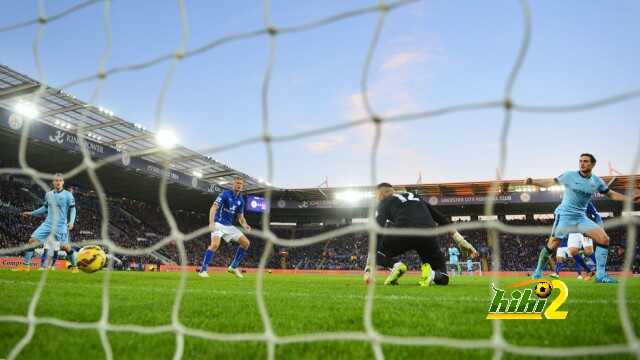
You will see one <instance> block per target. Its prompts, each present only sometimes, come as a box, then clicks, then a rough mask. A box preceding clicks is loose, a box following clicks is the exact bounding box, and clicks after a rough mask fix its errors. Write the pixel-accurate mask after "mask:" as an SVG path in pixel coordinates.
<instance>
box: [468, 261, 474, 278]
mask: <svg viewBox="0 0 640 360" xmlns="http://www.w3.org/2000/svg"><path fill="white" fill-rule="evenodd" d="M467 272H468V273H469V275H473V261H471V259H467Z"/></svg>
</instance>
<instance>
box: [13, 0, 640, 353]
mask: <svg viewBox="0 0 640 360" xmlns="http://www.w3.org/2000/svg"><path fill="white" fill-rule="evenodd" d="M416 1H417V0H399V1H391V2H385V1H382V0H381V1H379V2H378V3H377V4H373V5H371V6H368V7H363V8H359V9H354V10H351V11H347V12H343V13H339V14H335V15H333V16H329V17H325V18H320V19H316V20H314V21H310V22H308V23H304V24H301V25H297V26H289V27H279V26H277V24H273V23H272V21H271V15H270V3H269V1H268V0H265V2H264V27H263V28H262V29H258V30H255V31H247V32H242V33H236V34H231V35H227V36H223V37H220V38H217V39H213V40H211V41H210V42H209V43H207V44H205V45H203V46H200V47H198V48H194V49H190V50H189V49H188V47H187V43H188V39H189V23H188V20H187V15H186V12H185V7H184V1H182V0H178V6H179V9H180V20H181V34H182V36H181V41H180V43H179V45H178V47H177V48H176V50H175V51H174V52H170V53H167V54H162V55H159V56H156V57H153V58H151V59H149V60H147V61H143V62H140V63H135V64H129V65H125V66H119V67H112V68H108V67H107V63H108V60H109V57H110V54H111V19H110V16H109V14H110V5H111V1H109V0H104V1H102V2H100V1H97V0H91V1H85V2H82V3H80V4H77V5H75V6H73V7H71V8H69V9H67V10H65V11H62V12H60V13H57V14H54V15H51V16H47V14H45V6H44V0H40V1H39V2H38V16H37V18H35V19H32V20H29V21H24V22H20V23H16V24H13V25H9V26H5V27H0V33H2V32H9V31H12V30H15V29H19V28H22V27H26V26H30V25H34V24H36V25H37V32H36V36H35V39H34V43H33V53H34V58H35V61H36V66H37V72H38V74H37V76H38V80H39V82H40V83H41V84H45V83H46V77H45V73H44V70H43V66H42V62H41V58H40V46H41V38H42V34H43V32H44V30H45V28H46V27H47V24H49V23H51V22H53V21H58V20H61V19H63V18H64V17H66V16H68V15H70V14H72V13H74V12H76V11H79V10H80V9H82V8H84V7H87V6H92V5H95V4H98V3H102V6H103V7H104V13H103V26H104V35H105V40H106V46H105V48H104V50H103V54H102V57H101V58H100V60H99V65H98V71H97V72H96V73H95V74H93V75H90V76H85V77H82V78H79V79H76V80H73V81H70V82H69V83H67V84H65V85H63V86H62V88H63V89H64V88H68V87H71V86H74V85H78V84H82V83H87V82H90V81H95V80H98V82H97V83H98V85H97V86H96V88H95V90H94V92H93V95H92V97H91V99H90V101H89V103H95V100H96V99H97V98H98V96H99V94H100V90H101V88H102V87H103V86H104V82H105V81H106V80H107V79H108V78H109V77H110V76H111V75H114V74H117V73H122V72H131V71H138V70H141V69H144V68H147V67H150V66H153V65H156V64H158V63H162V62H171V66H170V68H169V71H168V72H167V74H166V76H165V79H164V82H163V85H162V89H161V92H160V95H159V97H158V100H157V106H156V112H155V125H156V128H160V123H161V120H160V119H162V112H163V105H164V102H165V94H166V91H167V89H168V87H169V84H170V83H171V80H172V76H173V74H174V71H175V69H176V67H177V66H178V65H179V64H180V62H181V60H183V59H185V58H188V57H193V56H198V55H199V54H202V53H205V52H207V51H210V50H211V49H213V48H216V47H218V46H220V45H222V44H225V43H230V42H237V41H242V40H244V39H248V38H256V37H266V38H267V41H268V43H269V55H268V66H267V68H266V70H265V72H264V78H263V82H262V135H261V136H259V137H249V138H245V139H241V140H238V141H235V142H232V143H227V144H219V145H217V146H215V147H211V148H208V149H202V150H201V151H202V152H203V153H208V154H212V153H215V152H217V151H221V150H223V149H224V150H229V149H231V148H237V147H241V146H246V145H250V144H255V143H263V144H264V145H265V150H266V154H267V181H268V182H269V183H271V182H272V181H273V152H272V144H273V143H274V142H287V141H292V140H299V139H302V138H307V137H310V136H316V135H319V134H326V133H331V132H338V131H341V130H345V129H347V128H351V127H357V126H362V125H365V124H371V123H372V124H373V125H374V128H375V133H374V138H373V145H372V148H371V157H370V178H371V184H372V185H374V184H376V183H377V181H378V177H377V170H378V169H377V165H376V158H377V154H378V146H379V142H380V138H381V136H382V130H383V126H384V124H388V123H393V122H400V121H411V120H419V119H426V118H432V117H437V116H442V115H446V114H451V113H454V112H465V111H473V110H480V109H490V108H493V109H500V108H501V109H503V111H504V119H503V125H502V131H501V135H500V149H499V163H498V166H497V176H496V181H495V182H494V183H493V185H492V187H491V190H490V194H496V193H497V191H496V190H497V186H498V184H499V180H501V176H502V174H504V173H505V165H506V160H507V154H508V148H507V140H508V137H509V128H510V125H511V120H512V115H513V113H514V112H516V113H517V112H538V113H559V112H577V111H585V110H590V109H594V108H598V107H604V106H609V105H612V104H615V103H618V102H622V101H627V100H630V99H633V98H637V97H640V89H636V90H633V91H629V92H625V93H621V94H615V95H612V96H609V97H605V98H602V99H596V100H593V101H587V102H584V103H579V104H569V105H565V106H529V105H525V104H520V103H518V102H517V101H515V100H514V99H513V98H512V89H513V86H514V84H515V82H516V80H517V78H518V74H519V71H520V69H521V67H522V65H523V63H524V62H525V60H526V57H527V51H528V49H529V45H530V40H531V31H532V24H531V13H530V10H529V6H528V3H527V1H525V0H521V1H519V4H520V7H521V11H522V14H521V16H522V24H523V25H522V26H523V32H522V39H521V43H520V47H519V51H518V53H517V54H516V57H515V60H514V63H513V66H512V69H511V71H510V73H509V76H508V78H507V79H506V82H505V86H504V94H503V97H502V98H500V99H495V100H493V101H486V102H474V103H466V104H459V105H455V106H450V107H444V108H439V109H434V110H427V111H423V112H415V113H407V114H400V115H394V116H381V115H380V114H378V113H377V112H376V111H375V110H374V109H373V108H372V106H371V104H370V102H369V98H368V76H369V70H370V65H371V60H372V59H373V56H374V54H375V52H376V47H377V45H378V40H379V38H380V34H381V33H382V31H383V27H384V23H385V18H386V17H387V16H389V14H390V13H391V12H393V11H394V10H395V9H397V8H400V7H404V6H407V5H410V4H411V3H414V2H416ZM370 13H376V14H378V22H377V24H376V27H375V31H374V34H373V37H372V39H371V42H370V45H369V48H368V51H367V53H366V56H365V60H364V66H363V68H362V75H361V81H360V87H361V89H360V90H361V94H362V101H363V103H364V105H365V109H366V113H367V117H365V118H362V119H356V120H354V121H352V122H348V123H344V124H339V125H332V126H326V127H320V128H316V129H313V130H308V131H302V132H297V133H291V134H284V135H272V132H271V128H270V118H269V113H270V112H269V89H270V79H271V73H272V69H273V67H274V64H275V63H276V45H277V41H278V37H279V36H280V35H283V34H291V33H301V32H305V31H308V30H311V29H315V28H319V27H322V26H325V25H328V24H331V23H334V22H339V21H343V20H345V19H348V18H352V17H357V16H362V15H365V14H370ZM44 88H45V86H44V85H42V86H41V91H38V92H36V93H35V94H33V95H30V96H32V97H35V98H37V97H38V96H41V95H42V90H44ZM28 131H29V127H28V126H25V127H23V129H22V136H21V141H20V148H19V163H20V168H1V169H0V174H20V175H26V176H29V177H31V178H32V179H33V180H34V181H35V182H36V183H37V184H38V185H39V186H40V187H42V189H44V190H45V191H46V190H47V189H48V187H47V185H46V184H45V183H44V182H43V179H52V174H46V173H42V172H39V171H38V170H36V169H34V168H32V167H31V166H30V165H29V164H28V162H27V160H26V151H27V146H28ZM78 138H79V141H80V143H81V146H80V149H81V151H82V155H83V159H84V161H83V163H82V164H81V165H79V166H77V167H76V168H74V169H72V170H70V171H68V172H67V173H66V174H64V175H65V177H73V176H74V175H77V174H80V173H82V172H85V171H86V172H87V174H88V175H89V178H90V180H91V183H92V185H93V186H94V188H95V190H96V193H97V195H98V198H99V201H100V212H101V215H102V217H101V229H100V230H101V236H100V237H101V239H100V241H99V243H100V244H101V245H102V246H104V247H105V248H107V249H109V251H111V252H114V253H117V254H125V255H143V254H149V253H150V252H152V251H154V250H157V249H159V248H162V247H164V246H166V245H167V244H169V243H170V242H175V244H176V246H177V249H178V253H179V258H180V263H181V264H183V265H185V264H186V263H187V258H186V254H185V247H184V243H185V242H187V241H190V240H192V239H195V238H196V237H198V236H200V235H203V234H206V233H208V232H209V229H208V227H206V226H205V227H203V228H201V229H199V230H197V231H194V232H191V233H187V234H184V233H181V232H180V231H179V230H178V227H177V224H176V220H175V219H174V216H173V215H172V213H171V211H170V209H169V206H168V202H167V197H166V192H167V174H168V169H169V164H168V162H165V163H164V166H165V167H164V170H165V172H164V175H165V176H164V177H163V179H162V182H161V185H160V190H159V199H160V206H161V209H162V213H163V215H164V217H165V218H166V221H167V223H168V224H169V226H170V227H171V234H170V235H169V236H167V237H166V238H164V239H162V240H161V241H159V242H157V243H156V244H154V245H152V246H150V247H147V248H144V249H127V248H123V247H121V246H119V245H118V244H116V243H115V242H113V241H111V239H110V238H109V234H108V221H109V211H108V205H107V198H106V194H105V191H104V188H103V186H102V183H101V182H100V179H99V178H98V176H97V175H96V170H97V169H99V168H100V167H103V166H105V165H106V164H109V163H110V162H115V161H118V160H119V159H120V157H119V156H112V157H109V158H106V159H101V160H99V161H94V160H92V158H91V155H90V154H89V152H88V150H87V148H86V147H85V146H84V143H85V139H84V137H83V136H79V137H78ZM159 151H162V150H161V149H153V150H151V151H149V150H146V151H144V152H132V153H131V156H139V155H143V154H148V153H153V152H159ZM639 167H640V146H639V147H638V149H637V150H636V155H635V159H634V163H633V166H632V171H631V173H632V174H635V173H637V172H638V169H639ZM635 187H636V185H635V177H632V180H631V181H630V182H629V185H628V194H629V196H627V198H626V201H625V203H624V209H625V211H626V212H627V213H628V212H629V211H630V210H631V209H632V198H631V196H630V194H631V193H632V192H633V191H632V190H633V189H635ZM265 198H266V201H267V206H266V211H265V212H264V213H263V215H262V229H260V230H253V231H251V232H249V234H250V235H253V236H255V237H258V238H261V239H262V240H264V241H265V242H266V246H265V248H264V252H263V254H262V257H261V259H260V264H259V268H258V272H257V282H256V302H257V306H258V310H259V313H260V316H261V319H262V323H263V326H264V332H260V333H237V334H228V333H215V332H210V331H204V330H200V329H194V328H190V327H187V326H185V325H184V324H183V323H182V322H181V320H180V317H179V313H180V306H181V302H182V298H183V295H184V291H185V285H186V279H187V272H186V270H184V268H183V270H182V272H181V276H180V281H179V285H178V288H177V292H176V296H175V301H174V304H173V309H172V314H171V323H169V324H166V325H162V326H140V325H133V324H129V325H127V324H124V325H123V324H120V325H118V324H112V323H110V322H109V283H110V278H111V272H110V271H108V272H105V275H104V282H103V289H102V313H101V316H100V319H99V320H98V321H97V322H85V323H83V322H72V321H65V320H60V319H57V318H47V317H37V316H36V307H37V305H38V302H39V301H40V297H41V294H42V291H43V289H44V286H45V283H46V281H47V274H48V273H47V272H43V273H42V275H41V277H40V281H39V283H38V285H37V288H36V290H35V291H34V293H33V295H32V297H31V301H30V303H29V307H28V312H27V315H26V316H19V315H15V316H6V315H5V316H0V322H9V323H11V322H13V323H22V324H26V325H28V330H27V332H26V334H25V335H24V337H23V338H22V339H21V340H20V341H19V342H18V343H17V344H16V345H15V347H14V348H13V349H12V350H11V352H10V353H9V354H8V356H7V358H8V359H14V358H16V357H17V356H18V355H19V354H20V353H21V351H22V350H23V349H24V348H25V346H27V344H29V342H30V341H31V340H32V338H33V335H34V332H35V329H36V327H37V326H38V325H43V324H49V325H54V326H58V327H62V328H69V329H95V330H97V331H98V333H99V335H100V339H101V342H102V346H103V349H104V353H105V357H106V358H107V359H112V358H113V353H112V350H111V345H110V342H109V337H108V332H134V333H140V334H159V333H174V334H175V339H176V346H175V353H174V358H175V359H180V358H182V356H183V351H184V339H185V336H189V337H197V338H202V339H209V340H215V341H235V342H238V341H260V342H264V343H266V345H267V350H268V351H267V354H268V355H267V356H268V359H274V358H275V346H276V345H278V344H291V343H303V342H318V341H350V340H351V341H363V342H368V343H370V344H371V347H372V350H373V353H374V354H375V357H376V359H383V358H384V352H383V349H382V345H383V344H394V345H413V346H444V347H452V348H457V349H482V348H484V349H492V350H493V351H494V358H496V359H499V358H501V357H502V355H503V354H504V353H505V352H508V353H514V354H524V355H535V356H544V357H563V356H588V355H603V354H616V353H629V354H635V356H637V357H638V358H640V341H639V340H638V337H637V335H636V333H635V331H634V328H633V325H632V322H631V318H630V315H629V308H628V304H627V301H626V290H627V278H626V277H621V283H620V284H619V286H618V292H617V307H618V313H619V317H620V322H621V324H622V328H623V331H624V335H625V339H624V340H625V341H624V342H621V343H620V344H614V345H603V346H580V347H565V348H558V347H553V348H549V347H537V346H518V345H515V344H511V343H509V342H507V341H506V340H505V339H504V337H503V330H502V326H501V325H502V324H501V321H499V320H496V321H493V322H492V326H493V336H492V337H491V338H489V339H456V338H447V337H399V336H389V335H384V334H382V333H380V332H379V331H378V330H377V329H376V328H375V327H374V324H373V316H372V314H373V306H374V295H375V286H373V285H369V286H368V291H367V294H366V303H365V306H364V331H363V332H327V333H312V334H304V335H293V336H279V335H277V334H276V333H275V332H274V330H273V326H272V324H271V318H270V316H269V312H268V310H267V306H266V303H265V298H264V294H263V287H264V270H265V265H266V263H267V260H268V258H269V256H270V254H271V251H272V247H273V245H281V246H287V247H300V246H308V245H311V244H314V243H318V242H322V241H325V240H328V239H331V238H335V237H338V236H341V235H346V234H351V233H356V232H362V231H366V232H368V234H369V249H370V250H369V256H370V258H372V259H375V256H373V255H374V254H375V248H376V246H375V245H376V241H377V237H378V235H379V234H394V235H425V236H431V235H440V234H445V233H449V232H451V231H453V230H471V229H486V230H487V232H488V235H489V242H490V244H491V246H492V251H493V256H492V262H493V263H492V268H493V269H498V270H499V269H500V242H499V241H497V239H498V234H499V232H508V233H513V234H540V235H544V234H548V233H549V232H550V230H551V229H550V227H548V226H509V225H506V224H503V223H500V222H497V221H481V222H468V223H457V224H452V225H449V226H443V227H438V228H435V229H428V230H425V229H388V228H381V227H380V226H378V225H377V224H376V222H375V221H374V218H373V216H374V210H375V209H374V208H373V205H371V207H370V209H369V221H368V222H367V223H364V224H353V225H350V226H348V227H344V228H339V229H337V230H334V231H330V232H326V233H322V234H320V235H317V236H312V237H308V238H303V239H295V240H285V239H281V238H278V237H277V236H276V235H275V234H274V233H273V232H272V231H271V230H270V228H269V221H268V220H269V216H270V214H269V209H270V206H269V203H270V201H271V190H270V189H267V192H266V195H265ZM494 202H495V197H493V196H488V198H487V201H486V203H485V215H487V216H489V215H492V214H493V208H494ZM639 223H640V221H638V220H637V218H634V217H633V216H631V215H628V216H623V217H621V218H618V219H615V220H613V221H609V222H607V224H606V226H605V227H606V228H612V227H618V226H625V225H626V226H627V243H626V245H627V246H626V248H627V249H630V250H631V251H627V252H626V254H625V261H624V271H626V272H629V271H630V269H631V264H632V261H633V257H634V251H633V250H634V249H635V247H636V244H635V241H636V240H635V239H636V225H638V224H639ZM26 248H27V245H25V246H21V247H14V248H8V249H0V255H2V254H9V253H15V252H17V251H21V250H24V249H26ZM494 274H496V272H495V271H494ZM374 276H375V274H374ZM493 276H494V279H493V281H494V282H495V281H496V278H495V277H496V276H497V275H493Z"/></svg>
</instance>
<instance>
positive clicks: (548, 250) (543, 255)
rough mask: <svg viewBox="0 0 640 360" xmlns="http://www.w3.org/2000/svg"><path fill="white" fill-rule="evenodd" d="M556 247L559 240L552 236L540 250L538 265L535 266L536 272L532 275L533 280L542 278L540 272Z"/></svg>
mask: <svg viewBox="0 0 640 360" xmlns="http://www.w3.org/2000/svg"><path fill="white" fill-rule="evenodd" d="M558 245H560V239H558V238H556V237H554V236H551V237H549V239H548V240H547V243H546V244H545V245H544V246H543V247H542V249H541V250H540V254H538V263H537V265H536V270H535V271H534V273H533V277H534V278H536V279H537V278H541V277H542V271H543V270H544V267H545V265H546V264H547V261H549V258H551V256H552V255H553V254H554V253H555V251H556V249H557V248H558Z"/></svg>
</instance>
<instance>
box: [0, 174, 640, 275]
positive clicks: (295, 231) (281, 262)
mask: <svg viewBox="0 0 640 360" xmlns="http://www.w3.org/2000/svg"><path fill="white" fill-rule="evenodd" d="M71 189H72V190H73V192H74V195H75V197H76V202H77V207H78V211H79V212H78V214H79V215H78V219H77V226H76V228H75V229H74V230H73V234H72V236H73V238H74V241H76V242H79V241H90V240H91V239H97V238H100V230H99V229H100V221H101V216H100V211H99V206H98V200H97V197H96V196H95V194H93V193H92V192H91V191H86V190H84V189H82V188H80V187H76V186H72V187H71ZM41 198H42V190H41V189H40V188H39V187H38V186H36V185H35V184H33V183H32V182H31V180H29V179H26V178H20V177H13V176H4V177H0V202H1V204H2V207H1V208H0V211H1V213H2V216H1V217H0V247H3V248H7V247H12V246H17V245H20V244H22V243H24V242H25V241H26V240H27V239H28V237H29V235H30V234H31V232H32V231H33V230H34V229H35V227H36V226H37V224H38V223H39V220H38V219H28V220H24V219H20V217H19V213H20V212H21V211H25V210H28V209H34V208H36V207H38V206H40V199H41ZM203 210H204V211H203V212H196V211H190V210H175V211H173V215H174V216H175V218H176V221H177V223H178V227H179V228H180V230H181V231H183V232H191V231H194V230H196V229H198V228H200V227H202V226H204V225H205V224H206V223H207V213H206V210H207V209H203ZM109 215H110V218H109V236H110V237H111V238H112V240H114V241H115V242H116V243H118V244H119V245H121V246H125V247H127V248H138V247H147V246H149V245H151V244H153V243H155V242H157V241H160V240H161V239H162V238H163V237H165V236H167V235H169V226H168V224H167V223H166V222H164V221H163V219H164V218H163V216H162V214H161V212H160V208H159V207H158V206H157V205H154V204H149V203H146V202H142V201H139V200H132V199H127V198H116V197H110V198H109ZM256 220H257V219H256V218H253V221H256ZM505 222H506V223H508V224H510V225H549V224H550V222H551V220H509V221H505ZM254 225H257V224H256V223H254ZM336 227H337V225H323V226H300V227H298V226H290V227H275V228H274V229H273V231H274V232H275V233H276V234H277V235H278V236H279V237H282V238H288V239H293V238H302V237H308V236H313V235H317V234H320V233H323V232H326V231H329V230H332V229H335V228H336ZM462 233H463V235H464V236H465V237H466V238H468V239H469V241H470V242H471V243H472V244H473V245H474V246H475V247H476V249H478V251H479V252H480V254H481V259H480V261H481V263H482V264H484V267H485V269H484V270H490V267H489V264H491V249H490V246H488V244H487V234H486V232H485V231H481V230H471V231H463V232H462ZM610 234H611V239H612V246H611V254H612V258H611V260H610V266H611V269H612V270H619V269H620V268H621V266H622V263H623V258H624V251H625V249H624V246H623V244H624V239H625V236H626V230H625V228H618V229H612V231H611V232H610ZM252 240H253V241H252V246H251V248H250V249H249V253H248V255H247V257H246V260H245V263H244V265H245V267H257V266H258V261H259V257H260V254H261V253H262V250H263V248H264V247H263V241H261V240H259V239H252ZM499 241H500V242H501V244H502V245H503V246H502V253H501V261H502V269H503V270H504V271H530V270H531V269H532V268H533V267H534V265H535V261H536V254H537V251H538V250H539V247H540V244H541V243H542V242H543V241H544V236H538V235H516V234H506V233H502V234H500V238H499ZM440 243H441V250H442V251H443V253H445V252H446V249H447V248H448V247H449V246H451V245H452V241H451V239H450V237H448V236H440ZM185 245H186V247H187V257H188V262H189V264H191V265H197V264H199V263H200V261H201V260H202V259H201V256H202V253H203V252H204V249H205V248H206V247H207V245H208V236H207V235H202V236H200V237H198V238H196V239H194V240H192V241H189V242H187V243H186V244H185ZM367 246H368V240H367V234H366V233H356V234H349V235H346V236H342V237H339V238H338V237H337V238H333V239H330V240H328V241H326V242H322V243H318V244H314V245H311V246H306V247H295V248H278V249H276V251H274V253H273V255H272V257H271V259H270V260H269V263H268V266H269V267H270V268H287V269H300V270H312V269H313V270H322V269H326V270H361V269H363V268H364V266H365V262H366V257H367ZM638 247H639V248H640V245H638ZM234 250H235V249H234V247H231V246H222V247H221V248H220V251H219V255H218V256H217V257H216V258H215V259H214V263H213V265H214V266H227V265H228V263H229V261H230V259H231V258H232V257H233V252H234ZM636 253H640V251H636ZM160 254H161V255H163V256H165V257H166V258H167V259H168V260H170V261H172V262H174V263H177V262H178V255H177V249H176V247H175V245H173V244H170V245H169V246H167V247H165V248H163V249H161V251H160ZM403 260H404V261H405V262H406V263H407V264H408V266H409V268H410V269H413V270H417V269H418V267H419V260H418V257H417V255H415V254H412V255H407V256H404V257H403ZM124 261H125V262H126V263H136V264H137V263H145V264H158V263H160V262H163V261H162V260H161V259H159V258H158V257H154V256H143V257H124ZM570 268H572V267H569V269H570ZM634 269H635V272H640V255H638V256H637V259H636V263H635V264H634Z"/></svg>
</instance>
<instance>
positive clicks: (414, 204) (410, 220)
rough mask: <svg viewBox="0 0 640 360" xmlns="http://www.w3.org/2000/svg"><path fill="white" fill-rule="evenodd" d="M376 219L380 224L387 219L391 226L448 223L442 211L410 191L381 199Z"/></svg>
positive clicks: (428, 225)
mask: <svg viewBox="0 0 640 360" xmlns="http://www.w3.org/2000/svg"><path fill="white" fill-rule="evenodd" d="M376 221H377V222H378V224H380V226H385V224H386V222H387V221H389V222H391V226H392V227H434V226H436V224H439V225H445V224H449V223H450V221H449V219H447V218H446V217H445V216H444V215H442V213H440V212H439V211H437V210H435V209H434V208H433V207H432V206H431V205H429V204H428V203H426V202H424V201H422V199H421V198H420V197H417V196H415V195H414V194H412V193H395V194H393V195H392V196H389V197H387V198H386V199H384V200H382V201H381V202H380V204H378V211H377V214H376Z"/></svg>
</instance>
